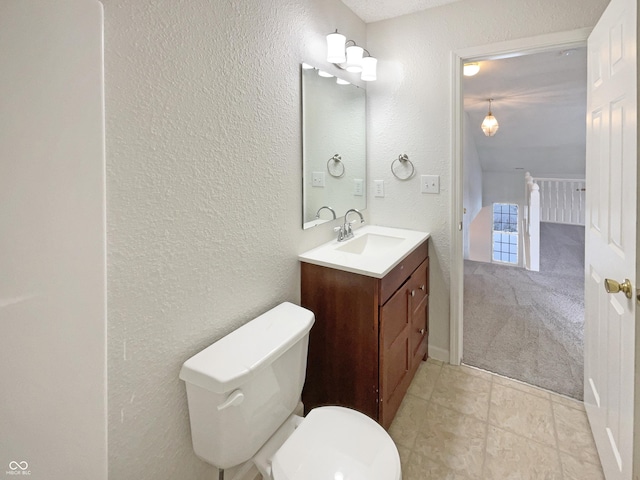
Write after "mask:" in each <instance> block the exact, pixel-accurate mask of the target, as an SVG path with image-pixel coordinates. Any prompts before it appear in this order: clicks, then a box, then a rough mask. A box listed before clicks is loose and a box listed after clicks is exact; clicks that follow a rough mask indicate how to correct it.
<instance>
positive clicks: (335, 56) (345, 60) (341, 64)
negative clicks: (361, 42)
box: [327, 30, 378, 82]
mask: <svg viewBox="0 0 640 480" xmlns="http://www.w3.org/2000/svg"><path fill="white" fill-rule="evenodd" d="M327 61H328V62H330V63H333V64H334V65H336V66H337V67H338V68H341V69H342V70H346V71H347V72H351V73H360V74H361V75H360V78H361V79H362V80H364V81H366V82H371V81H374V80H376V78H377V75H376V69H377V63H378V60H377V59H376V58H374V57H372V56H371V54H370V53H369V52H368V51H367V50H366V49H364V48H362V47H360V46H358V45H357V44H356V42H355V41H353V40H347V37H345V36H344V35H342V34H341V33H338V30H336V31H335V32H333V33H330V34H329V35H327Z"/></svg>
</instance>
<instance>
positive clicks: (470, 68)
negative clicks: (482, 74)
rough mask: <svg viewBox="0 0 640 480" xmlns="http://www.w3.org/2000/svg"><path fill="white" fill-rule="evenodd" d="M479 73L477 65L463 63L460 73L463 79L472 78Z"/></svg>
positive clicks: (478, 65)
mask: <svg viewBox="0 0 640 480" xmlns="http://www.w3.org/2000/svg"><path fill="white" fill-rule="evenodd" d="M479 71H480V64H479V63H465V64H464V66H463V67H462V73H463V75H464V76H465V77H473V76H474V75H475V74H476V73H478V72H479Z"/></svg>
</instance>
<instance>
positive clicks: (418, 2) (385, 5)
mask: <svg viewBox="0 0 640 480" xmlns="http://www.w3.org/2000/svg"><path fill="white" fill-rule="evenodd" d="M458 1H460V0H342V3H344V4H345V5H346V6H347V7H349V8H350V9H351V10H352V11H353V12H354V13H355V14H356V15H357V16H358V17H360V18H361V19H362V20H364V21H365V23H371V22H377V21H378V20H386V19H387V18H393V17H399V16H400V15H406V14H407V13H414V12H419V11H420V10H426V9H427V8H433V7H439V6H441V5H446V4H447V3H453V2H458Z"/></svg>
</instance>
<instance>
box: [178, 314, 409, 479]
mask: <svg viewBox="0 0 640 480" xmlns="http://www.w3.org/2000/svg"><path fill="white" fill-rule="evenodd" d="M313 322H314V315H313V313H312V312H310V311H309V310H307V309H305V308H302V307H299V306H297V305H294V304H292V303H288V302H286V303H282V304H280V305H278V306H277V307H275V308H273V309H271V310H269V311H268V312H266V313H264V314H262V315H260V316H259V317H257V318H255V319H254V320H251V321H250V322H248V323H247V324H245V325H243V326H241V327H240V328H238V329H237V330H235V331H233V332H232V333H230V334H229V335H227V336H226V337H224V338H222V339H220V340H218V341H217V342H215V343H214V344H213V345H211V346H209V347H207V348H205V349H204V350H202V351H201V352H200V353H198V354H196V355H194V356H193V357H191V358H190V359H189V360H187V361H186V362H185V363H184V365H183V366H182V369H181V370H180V379H182V380H184V382H185V384H186V389H187V400H188V404H189V419H190V423H191V437H192V441H193V449H194V451H195V453H196V455H197V456H198V457H199V458H201V459H202V460H204V461H205V462H207V463H209V464H211V465H214V466H215V467H217V468H218V469H220V470H221V471H224V470H225V469H228V468H231V467H235V466H237V465H240V464H243V463H245V462H248V461H252V462H253V463H254V464H255V465H256V467H257V468H258V470H259V471H260V473H261V474H262V476H263V477H264V478H265V479H268V480H320V479H323V480H324V479H329V480H400V479H401V478H402V476H401V471H400V457H399V455H398V450H397V448H396V446H395V444H394V443H393V440H392V439H391V437H390V436H389V435H388V434H387V432H386V431H385V430H384V429H383V428H382V427H381V426H380V425H378V424H377V423H376V422H375V421H374V420H372V419H371V418H369V417H367V416H366V415H364V414H362V413H360V412H357V411H355V410H352V409H349V408H345V407H337V406H327V407H318V408H314V409H313V410H311V411H310V412H309V413H308V415H307V416H306V417H304V418H302V417H300V416H298V415H295V413H294V412H295V411H296V408H297V407H298V404H299V401H300V395H301V393H302V386H303V384H304V378H305V370H306V365H307V347H308V343H309V331H310V330H311V326H312V325H313ZM222 476H223V474H221V478H222Z"/></svg>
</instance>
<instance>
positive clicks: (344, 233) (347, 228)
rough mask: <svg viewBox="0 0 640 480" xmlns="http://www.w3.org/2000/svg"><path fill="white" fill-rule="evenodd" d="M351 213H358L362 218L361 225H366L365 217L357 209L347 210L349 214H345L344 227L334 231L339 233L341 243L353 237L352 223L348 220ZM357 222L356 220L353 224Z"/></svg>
mask: <svg viewBox="0 0 640 480" xmlns="http://www.w3.org/2000/svg"><path fill="white" fill-rule="evenodd" d="M351 212H353V213H357V214H358V216H359V217H360V223H364V217H363V216H362V214H361V213H360V211H359V210H357V209H355V208H350V209H349V210H347V213H345V214H344V225H342V226H341V227H336V228H334V229H333V230H334V231H336V232H338V241H339V242H344V241H345V240H348V239H349V238H351V237H353V230H351V223H352V222H349V219H348V218H347V217H348V216H349V214H350V213H351ZM355 222H356V220H354V222H353V223H355Z"/></svg>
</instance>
